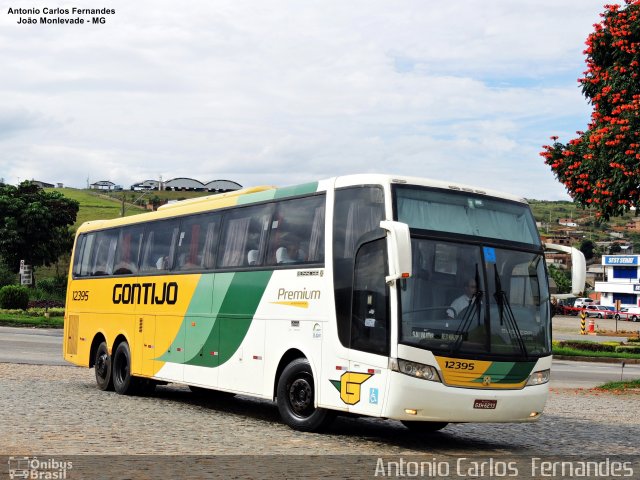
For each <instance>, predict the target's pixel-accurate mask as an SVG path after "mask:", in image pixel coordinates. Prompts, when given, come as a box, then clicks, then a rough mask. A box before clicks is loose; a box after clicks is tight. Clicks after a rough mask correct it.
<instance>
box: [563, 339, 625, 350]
mask: <svg viewBox="0 0 640 480" xmlns="http://www.w3.org/2000/svg"><path fill="white" fill-rule="evenodd" d="M558 346H559V347H567V348H574V349H576V350H584V351H587V352H615V351H616V346H615V345H606V344H604V343H595V342H581V341H570V340H567V341H561V342H558Z"/></svg>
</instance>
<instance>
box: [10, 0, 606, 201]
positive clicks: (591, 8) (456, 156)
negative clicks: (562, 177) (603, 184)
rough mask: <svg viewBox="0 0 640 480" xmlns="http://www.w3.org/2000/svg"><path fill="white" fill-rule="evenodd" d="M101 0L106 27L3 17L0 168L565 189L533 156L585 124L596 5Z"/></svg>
mask: <svg viewBox="0 0 640 480" xmlns="http://www.w3.org/2000/svg"><path fill="white" fill-rule="evenodd" d="M85 3H86V5H85ZM85 3H83V8H91V6H92V5H91V4H92V3H93V4H94V5H93V7H94V8H98V7H100V8H101V7H103V6H105V5H102V4H100V5H98V3H97V2H93V1H91V2H85ZM108 3H109V5H106V6H107V7H109V8H115V9H116V14H115V15H112V16H109V17H108V19H107V23H106V24H105V25H81V26H80V25H77V26H76V25H52V26H43V25H35V26H26V25H16V24H15V23H14V22H15V21H16V17H15V16H14V15H7V14H6V10H4V11H2V16H1V17H0V25H1V26H2V29H1V30H0V64H2V65H3V68H2V69H1V70H0V146H1V147H2V152H3V153H2V161H1V162H0V176H3V177H5V179H6V180H7V181H10V182H15V181H17V178H18V177H19V178H21V179H24V178H36V179H40V180H44V181H49V182H64V183H65V184H67V185H72V186H78V187H81V186H84V185H85V184H86V178H87V176H89V178H90V179H91V181H95V180H103V179H108V180H111V181H114V182H115V183H121V184H123V185H125V186H126V185H129V184H131V183H133V182H135V181H140V180H143V179H146V178H158V176H160V175H162V176H163V178H165V179H167V178H171V177H175V176H190V177H194V178H198V179H200V180H202V181H208V180H212V179H216V178H229V179H232V180H236V181H238V182H240V183H242V184H244V185H251V184H264V183H270V184H278V185H284V184H291V183H297V182H304V181H309V180H313V179H318V178H323V177H328V176H333V175H337V174H343V173H354V172H369V171H377V172H390V173H402V174H415V175H420V176H426V177H432V178H437V179H444V180H451V179H455V180H459V181H464V182H467V183H471V184H477V185H479V186H483V187H487V188H497V189H501V190H506V191H510V192H513V193H515V194H518V195H522V196H526V197H530V198H566V194H565V193H564V190H563V189H562V187H561V185H560V184H559V183H558V182H557V181H556V180H555V179H554V178H553V175H552V174H551V172H550V171H549V169H548V168H547V167H546V166H545V165H544V164H543V163H542V159H541V158H540V157H539V156H538V152H539V151H540V150H541V145H542V144H544V143H546V142H547V141H548V137H549V136H550V135H552V134H556V133H560V134H562V135H563V136H565V135H566V136H567V138H566V139H568V138H569V137H568V136H570V135H572V134H573V132H574V131H575V130H577V129H580V128H584V126H585V124H586V122H587V119H588V114H589V110H588V105H586V101H585V100H584V99H583V98H582V97H581V95H580V91H579V89H578V88H577V86H576V85H577V84H576V82H575V79H576V78H577V77H579V76H580V74H581V71H582V70H583V69H584V67H583V62H584V58H583V55H582V53H581V52H582V50H583V42H584V40H585V39H586V36H587V34H588V33H589V32H590V31H591V29H592V28H593V27H592V24H593V23H594V22H596V21H598V19H599V18H598V13H599V12H600V11H601V9H602V7H601V2H599V1H594V0H566V1H563V2H557V1H554V0H535V1H534V0H523V1H520V2H512V1H508V0H488V1H479V0H477V1H476V0H468V1H467V2H449V3H446V2H440V3H434V2H424V1H421V0H414V1H409V0H406V1H397V2H391V1H366V2H365V1H355V2H339V1H322V2H320V1H308V2H299V1H293V0H290V1H284V0H283V1H270V2H238V1H236V0H228V1H218V0H216V1H208V2H204V1H194V2H189V4H188V5H177V4H175V2H169V1H166V0H164V1H155V2H150V1H148V0H140V1H137V2H124V1H123V0H111V1H110V2H108Z"/></svg>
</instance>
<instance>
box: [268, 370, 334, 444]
mask: <svg viewBox="0 0 640 480" xmlns="http://www.w3.org/2000/svg"><path fill="white" fill-rule="evenodd" d="M277 395H278V399H277V402H278V410H279V411H280V416H281V417H282V420H283V421H284V423H286V424H287V425H289V426H290V427H291V428H293V429H294V430H300V431H303V432H315V431H319V430H322V429H323V428H325V427H327V426H328V425H329V424H330V423H331V422H332V421H333V419H334V417H335V414H334V412H332V411H329V410H326V409H324V408H316V407H315V406H314V404H315V386H314V381H313V373H312V372H311V366H310V365H309V362H308V361H307V359H305V358H297V359H295V360H294V361H292V362H291V363H290V364H289V365H287V366H286V367H285V369H284V370H283V371H282V375H280V379H279V380H278V389H277Z"/></svg>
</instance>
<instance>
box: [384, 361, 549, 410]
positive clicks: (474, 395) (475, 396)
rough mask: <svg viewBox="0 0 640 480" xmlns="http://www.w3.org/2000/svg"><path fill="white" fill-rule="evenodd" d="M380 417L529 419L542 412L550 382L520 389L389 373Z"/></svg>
mask: <svg viewBox="0 0 640 480" xmlns="http://www.w3.org/2000/svg"><path fill="white" fill-rule="evenodd" d="M388 392H389V393H388V397H387V401H386V402H385V407H384V413H383V416H384V417H386V418H391V419H394V420H405V421H407V420H409V421H430V422H531V421H535V420H537V419H538V418H539V417H540V415H541V414H542V410H543V409H544V405H545V402H546V399H547V395H548V392H549V384H548V383H546V384H544V385H537V386H530V387H524V388H523V389H520V390H497V389H482V388H478V389H471V388H460V387H448V386H446V385H444V384H442V383H438V382H431V381H428V380H423V379H419V378H415V377H411V376H409V375H405V374H402V373H398V372H390V378H389V390H388Z"/></svg>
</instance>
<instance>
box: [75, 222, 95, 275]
mask: <svg viewBox="0 0 640 480" xmlns="http://www.w3.org/2000/svg"><path fill="white" fill-rule="evenodd" d="M95 238H96V234H95V233H89V234H86V235H85V234H83V235H80V238H78V242H77V243H78V245H77V247H76V258H75V262H74V267H73V275H74V276H75V277H88V276H89V275H91V269H90V265H91V250H92V248H93V245H94V240H95Z"/></svg>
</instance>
